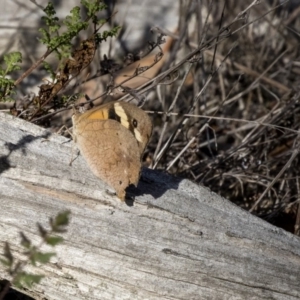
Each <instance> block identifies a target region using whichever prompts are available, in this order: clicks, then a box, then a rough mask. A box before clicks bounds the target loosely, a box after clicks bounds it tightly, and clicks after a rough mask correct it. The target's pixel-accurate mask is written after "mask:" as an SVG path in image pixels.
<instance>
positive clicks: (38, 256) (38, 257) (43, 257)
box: [33, 252, 56, 264]
mask: <svg viewBox="0 0 300 300" xmlns="http://www.w3.org/2000/svg"><path fill="white" fill-rule="evenodd" d="M55 255H56V253H52V252H46V253H42V252H36V253H34V255H33V256H34V261H35V262H40V263H42V264H46V263H48V262H49V261H50V259H51V257H53V256H55Z"/></svg>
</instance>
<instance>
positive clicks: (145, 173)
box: [126, 168, 183, 206]
mask: <svg viewBox="0 0 300 300" xmlns="http://www.w3.org/2000/svg"><path fill="white" fill-rule="evenodd" d="M182 180H183V179H182V178H178V177H174V176H171V175H169V174H167V173H164V172H162V171H158V170H151V169H147V168H143V170H142V173H141V177H140V181H139V183H138V186H137V187H134V186H129V187H128V188H127V190H126V192H127V195H128V196H130V198H128V199H126V204H127V205H128V206H132V205H133V202H134V197H137V196H142V195H151V196H152V197H153V198H154V199H158V198H160V197H161V196H162V195H163V194H165V193H166V191H168V190H170V189H173V190H177V189H178V187H179V183H180V182H181V181H182Z"/></svg>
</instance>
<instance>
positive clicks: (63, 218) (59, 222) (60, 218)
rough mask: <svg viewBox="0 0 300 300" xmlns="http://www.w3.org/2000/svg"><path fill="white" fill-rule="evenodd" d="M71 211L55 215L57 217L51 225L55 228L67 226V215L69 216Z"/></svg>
mask: <svg viewBox="0 0 300 300" xmlns="http://www.w3.org/2000/svg"><path fill="white" fill-rule="evenodd" d="M70 213H71V211H69V210H66V211H63V212H60V213H58V214H57V216H56V217H55V219H54V222H53V224H54V225H55V226H57V227H58V226H66V225H68V224H69V215H70Z"/></svg>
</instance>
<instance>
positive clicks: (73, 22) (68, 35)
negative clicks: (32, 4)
mask: <svg viewBox="0 0 300 300" xmlns="http://www.w3.org/2000/svg"><path fill="white" fill-rule="evenodd" d="M39 7H40V6H39ZM104 9H106V5H105V3H103V1H102V0H81V7H79V6H75V7H73V8H72V9H71V11H70V13H69V14H68V15H67V16H66V17H65V18H64V19H62V20H60V19H59V18H58V17H57V13H56V10H55V8H54V5H53V3H51V2H49V3H48V4H47V6H46V7H45V8H43V12H44V13H45V15H44V16H43V17H42V21H43V23H44V26H43V27H42V28H40V29H39V32H40V34H41V36H40V38H39V41H40V42H41V43H42V44H44V45H45V46H46V51H45V53H44V54H43V55H42V56H41V57H40V58H39V59H38V60H37V61H36V62H35V63H34V64H33V65H32V66H31V67H30V68H29V69H28V70H26V71H24V72H23V73H22V74H21V76H20V77H19V78H18V79H17V80H15V81H14V80H12V79H11V78H10V76H11V75H12V74H11V73H12V72H14V71H17V70H20V66H19V65H18V64H19V63H20V62H21V61H22V56H21V54H20V53H19V52H14V53H10V54H6V55H5V56H4V63H5V65H4V66H2V68H1V66H0V102H1V101H2V102H4V101H11V100H13V99H12V95H13V93H14V90H15V89H16V86H17V85H18V84H19V83H20V82H22V81H23V80H24V78H26V77H27V76H29V75H30V74H31V73H32V72H33V71H34V70H35V69H37V68H38V67H40V66H41V65H43V66H44V68H45V69H46V71H47V72H48V73H49V74H50V77H51V78H52V80H53V82H48V83H46V84H42V85H41V86H40V92H39V94H38V95H37V96H35V97H34V99H33V100H32V101H31V102H30V107H29V106H28V105H27V104H24V106H23V107H22V106H20V105H19V107H18V111H15V112H14V114H15V115H16V116H18V115H19V114H21V115H22V117H23V118H25V119H28V120H32V119H33V118H34V117H36V116H41V115H44V114H47V112H48V110H49V109H52V108H53V101H56V100H57V99H56V98H57V95H58V94H60V96H61V93H62V90H64V89H65V88H66V87H67V85H68V84H69V82H70V80H71V79H73V78H74V77H76V76H78V75H79V74H80V73H81V71H82V70H83V69H84V68H86V67H87V66H88V65H89V64H90V63H91V62H92V60H93V58H94V54H95V51H96V49H97V46H98V45H99V43H101V42H103V41H106V39H107V38H108V37H113V36H115V35H116V34H117V32H118V31H119V29H120V27H119V26H116V27H113V28H112V29H111V30H109V31H104V32H100V29H101V28H102V26H103V24H105V23H106V22H107V20H103V19H99V18H98V14H99V12H101V11H102V10H104ZM88 29H91V30H90V31H89V32H92V34H91V35H90V36H89V37H88V38H87V39H86V40H83V41H81V43H80V45H77V46H75V47H74V45H73V40H74V38H78V37H79V35H80V33H81V32H83V31H87V30H88ZM74 48H75V49H74ZM52 54H55V55H56V58H57V63H56V67H55V66H54V68H53V67H52V66H51V65H50V64H49V63H47V62H46V59H47V58H48V57H49V56H50V55H52ZM54 69H55V70H56V71H54ZM59 102H60V101H56V103H59ZM46 106H47V108H45V107H46ZM58 109H59V108H58ZM24 110H26V111H27V113H26V114H24V113H23V114H22V112H23V111H24Z"/></svg>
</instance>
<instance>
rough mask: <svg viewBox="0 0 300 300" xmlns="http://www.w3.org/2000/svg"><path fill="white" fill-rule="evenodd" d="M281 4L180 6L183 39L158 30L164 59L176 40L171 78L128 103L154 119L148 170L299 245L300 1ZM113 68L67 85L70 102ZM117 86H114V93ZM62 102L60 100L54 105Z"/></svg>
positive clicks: (232, 0)
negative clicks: (217, 199)
mask: <svg viewBox="0 0 300 300" xmlns="http://www.w3.org/2000/svg"><path fill="white" fill-rule="evenodd" d="M224 2H226V5H224ZM279 4H280V1H249V0H248V1H238V0H228V1H211V2H210V1H192V0H186V1H181V7H180V12H181V13H180V20H179V24H178V29H177V30H176V32H172V33H170V32H166V31H164V29H163V28H155V32H156V36H158V40H157V41H154V44H153V46H154V48H156V50H157V49H160V46H161V47H162V48H163V46H164V44H163V43H162V44H161V45H160V46H158V45H159V44H160V43H161V37H162V36H161V33H165V34H167V35H168V36H171V37H172V39H173V45H172V47H171V49H170V51H169V53H164V59H165V64H164V66H163V69H162V70H161V72H160V74H159V75H158V76H156V77H155V78H153V79H152V80H150V81H149V82H148V84H144V85H143V86H142V87H139V88H135V89H134V90H128V89H127V90H126V92H129V93H128V94H127V95H125V96H124V97H123V99H129V98H132V96H134V98H136V99H137V100H138V101H139V102H145V104H144V108H145V109H146V110H148V111H150V112H151V114H152V117H153V121H154V134H153V137H152V139H151V142H150V144H149V146H148V150H147V152H146V153H145V157H144V158H145V164H146V165H148V166H149V165H150V166H151V167H154V168H157V169H160V170H165V171H168V172H170V173H172V174H174V175H177V176H181V177H185V178H189V179H191V180H193V181H195V182H197V183H199V184H202V185H204V186H206V187H209V188H210V189H211V190H213V191H214V192H216V193H218V194H220V195H222V196H224V197H225V198H227V199H229V200H231V201H232V202H234V203H236V204H237V205H239V206H241V207H242V208H244V209H246V210H249V211H251V212H252V213H254V214H256V215H259V216H260V217H262V218H264V219H266V220H268V221H269V222H271V223H273V224H275V225H277V226H280V227H283V228H285V229H287V230H289V231H291V232H293V233H295V234H297V235H299V233H300V228H299V226H300V209H299V208H298V207H299V197H300V196H299V193H300V188H299V155H298V151H299V150H298V149H299V145H298V143H299V139H298V129H299V124H300V103H299V97H300V94H299V88H298V85H299V79H300V76H299V73H300V63H299V47H298V45H299V38H300V27H299V25H300V24H299V13H300V7H299V6H297V1H287V2H286V3H284V4H282V5H279ZM110 22H112V20H110ZM153 36H154V35H153ZM156 42H157V43H156ZM157 44H158V45H157ZM97 51H100V50H99V49H98V50H97ZM146 52H147V51H146ZM143 53H145V51H144V52H143ZM95 56H96V57H97V55H95ZM128 57H131V59H132V61H135V60H137V59H138V58H140V57H139V55H136V54H133V55H131V56H130V55H128V56H127V63H128ZM132 57H133V58H132ZM160 58H161V57H160V55H159V54H158V55H156V56H155V58H153V61H152V62H150V63H149V65H151V64H154V67H155V63H156V60H159V59H160ZM102 59H103V57H102ZM110 59H117V58H112V57H109V60H107V59H103V60H102V62H101V63H100V64H101V66H102V71H101V70H98V67H97V66H98V65H99V62H98V65H97V63H95V64H94V65H93V66H92V67H90V70H89V72H85V74H83V73H84V72H83V73H82V74H81V77H80V76H79V77H78V78H77V80H76V83H75V84H74V82H71V84H69V82H68V84H69V86H68V88H67V90H68V93H69V94H72V93H74V91H75V86H76V91H82V89H81V87H82V86H83V84H82V83H83V81H85V80H86V78H87V77H88V76H89V75H90V74H93V72H92V71H91V70H92V69H94V74H96V75H97V80H98V83H97V86H99V80H100V81H101V80H102V74H104V73H106V74H107V73H108V74H110V75H112V76H113V75H114V73H115V72H117V70H118V69H119V68H122V65H121V64H120V63H119V65H116V63H115V62H113V61H112V60H110ZM130 62H131V61H130ZM116 66H117V67H116ZM80 71H82V70H80ZM141 71H143V70H141V69H139V70H138V72H137V73H140V72H141ZM131 75H132V73H131ZM93 76H94V75H93ZM93 76H91V77H93ZM88 81H89V80H88ZM90 82H92V81H90ZM102 82H104V81H102ZM94 84H95V83H94ZM115 86H116V85H114V84H113V82H111V81H110V82H109V92H111V91H113V90H114V87H115ZM84 88H85V89H86V85H84ZM85 91H86V90H85ZM63 93H65V91H64V89H62V90H60V91H58V92H57V95H55V97H54V98H53V101H57V99H59V95H60V94H63ZM108 94H109V93H107V91H106V90H105V89H104V90H103V91H101V93H99V91H98V93H97V97H98V98H99V96H101V97H100V99H101V101H107V100H108V98H110V97H108ZM89 96H90V97H91V95H89ZM145 96H146V97H147V100H146V101H145ZM92 98H96V97H94V95H92ZM22 99H24V98H21V100H22ZM55 103H56V104H57V102H55ZM56 104H55V105H52V106H49V110H48V112H49V111H51V110H52V111H53V109H56V107H57V106H56ZM47 105H49V103H47ZM50 108H51V110H50ZM26 109H28V106H27V108H26ZM22 115H23V116H24V114H22ZM32 116H33V114H31V116H29V117H28V119H32ZM34 116H35V115H34ZM51 118H52V119H49V118H48V119H47V122H46V123H45V122H44V121H43V122H44V123H43V125H47V126H55V127H56V128H57V127H60V125H62V124H63V123H65V121H58V119H57V118H56V119H55V121H56V123H55V124H54V123H53V120H54V119H53V117H51ZM33 120H34V118H33ZM44 120H45V119H44ZM57 122H58V123H57ZM59 122H61V123H59ZM40 124H41V121H40Z"/></svg>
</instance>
